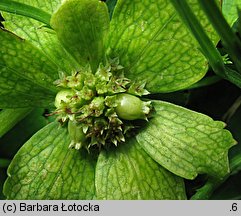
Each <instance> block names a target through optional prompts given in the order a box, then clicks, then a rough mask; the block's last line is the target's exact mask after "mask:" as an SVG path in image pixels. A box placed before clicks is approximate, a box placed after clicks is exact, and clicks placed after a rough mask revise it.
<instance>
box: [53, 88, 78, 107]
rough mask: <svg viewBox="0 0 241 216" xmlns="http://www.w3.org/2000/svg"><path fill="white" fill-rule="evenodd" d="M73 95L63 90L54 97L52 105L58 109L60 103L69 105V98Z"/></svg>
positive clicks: (71, 91)
mask: <svg viewBox="0 0 241 216" xmlns="http://www.w3.org/2000/svg"><path fill="white" fill-rule="evenodd" d="M74 95H75V92H74V91H73V90H71V89H65V90H61V91H59V92H58V94H57V95H56V97H55V102H54V105H55V107H56V108H60V107H61V105H62V103H65V104H67V103H70V102H71V98H72V97H73V96H74Z"/></svg>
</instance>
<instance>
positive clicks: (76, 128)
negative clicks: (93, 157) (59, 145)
mask: <svg viewBox="0 0 241 216" xmlns="http://www.w3.org/2000/svg"><path fill="white" fill-rule="evenodd" d="M68 132H69V136H70V139H71V143H70V147H74V148H75V149H80V148H82V147H83V146H85V144H86V139H87V138H86V135H85V133H84V132H83V126H82V125H81V124H78V123H76V122H74V121H69V122H68Z"/></svg>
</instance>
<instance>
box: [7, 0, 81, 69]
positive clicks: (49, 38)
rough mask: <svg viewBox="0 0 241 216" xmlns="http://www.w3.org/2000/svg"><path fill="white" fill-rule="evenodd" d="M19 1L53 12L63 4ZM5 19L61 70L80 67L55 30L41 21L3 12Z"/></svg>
mask: <svg viewBox="0 0 241 216" xmlns="http://www.w3.org/2000/svg"><path fill="white" fill-rule="evenodd" d="M15 1H16V2H19V3H24V4H27V5H30V6H33V7H36V8H39V9H41V10H43V11H45V12H46V13H49V14H52V13H53V12H54V11H55V10H56V9H57V8H58V7H59V6H60V4H61V0H51V1H49V0H43V1H33V0H15ZM2 15H3V17H4V19H5V21H4V27H5V28H6V29H8V30H10V31H12V32H14V33H15V34H17V35H18V36H20V37H22V38H24V39H26V40H28V41H30V42H31V43H32V44H34V45H35V46H36V47H38V48H39V49H41V50H42V51H43V52H44V53H45V54H46V55H47V56H48V57H49V58H51V60H52V61H53V62H55V64H56V65H57V66H58V67H59V70H62V71H64V72H65V73H67V74H71V72H72V71H76V70H78V69H79V65H78V63H77V62H76V61H75V60H74V58H73V57H72V56H71V55H70V54H69V53H68V52H67V51H66V50H65V49H64V48H63V46H62V45H61V44H60V42H59V41H58V39H57V36H56V34H55V32H54V31H52V30H50V29H48V28H45V27H44V26H43V24H42V23H41V22H38V21H36V20H33V19H31V18H28V17H23V16H19V15H15V14H10V13H6V12H3V13H2Z"/></svg>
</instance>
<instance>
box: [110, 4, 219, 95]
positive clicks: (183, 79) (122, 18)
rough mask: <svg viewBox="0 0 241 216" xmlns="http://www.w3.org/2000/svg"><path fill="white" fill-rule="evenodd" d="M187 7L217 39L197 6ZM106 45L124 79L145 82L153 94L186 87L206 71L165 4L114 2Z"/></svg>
mask: <svg viewBox="0 0 241 216" xmlns="http://www.w3.org/2000/svg"><path fill="white" fill-rule="evenodd" d="M190 4H191V5H192V7H193V8H195V10H196V11H195V12H196V13H198V16H199V18H200V19H202V20H203V25H204V26H205V28H207V29H209V31H210V34H209V35H211V36H212V39H214V40H217V37H216V36H214V34H213V31H212V29H211V30H210V26H208V24H207V19H206V18H205V16H204V15H203V13H201V12H200V9H199V8H197V3H193V2H191V1H190ZM116 26H118V28H116ZM107 44H108V46H109V51H108V54H109V55H110V56H111V57H113V56H119V58H120V63H121V64H122V65H123V66H124V67H125V68H126V76H127V77H128V78H130V79H136V78H137V77H138V79H140V80H146V82H147V89H148V90H149V91H150V92H153V93H154V92H171V91H176V90H179V89H183V88H186V87H188V86H189V85H191V84H193V83H195V82H196V81H198V80H200V79H201V78H202V77H203V76H204V74H205V73H206V71H207V61H206V60H205V58H204V56H203V55H202V53H201V52H200V50H199V47H198V45H197V42H196V41H195V39H194V38H193V36H192V35H191V34H190V33H189V31H188V30H187V29H186V27H185V26H184V24H183V22H182V21H181V19H180V18H179V17H178V15H177V14H176V12H175V10H174V8H173V6H172V5H171V3H170V2H168V1H164V0H158V1H151V2H150V1H148V2H146V3H143V2H141V1H139V0H134V1H130V2H128V3H127V2H126V1H124V0H120V1H118V3H117V5H116V8H115V11H114V13H113V16H112V20H111V27H110V34H109V37H108V42H107Z"/></svg>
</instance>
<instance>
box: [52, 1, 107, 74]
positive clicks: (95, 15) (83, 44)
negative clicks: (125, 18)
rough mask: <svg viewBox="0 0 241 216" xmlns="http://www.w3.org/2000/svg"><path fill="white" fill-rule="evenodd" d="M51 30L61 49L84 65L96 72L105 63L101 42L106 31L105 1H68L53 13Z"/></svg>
mask: <svg viewBox="0 0 241 216" xmlns="http://www.w3.org/2000/svg"><path fill="white" fill-rule="evenodd" d="M50 24H51V27H53V29H54V30H55V31H56V32H57V36H58V38H59V40H60V41H61V43H62V44H63V46H64V47H65V48H66V50H68V51H69V52H70V53H71V54H72V55H73V56H74V57H75V59H76V60H77V61H78V62H79V63H80V64H81V65H83V66H85V65H86V64H87V63H88V62H90V65H91V66H92V69H93V70H95V69H96V68H97V67H98V65H99V63H100V62H101V61H103V60H104V44H103V40H104V37H105V36H106V34H107V32H108V29H109V14H108V9H107V6H106V4H105V3H104V2H101V1H98V0H69V1H65V2H64V3H63V5H62V6H61V7H60V8H59V9H58V10H57V12H56V13H54V14H53V16H52V18H51V22H50Z"/></svg>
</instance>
